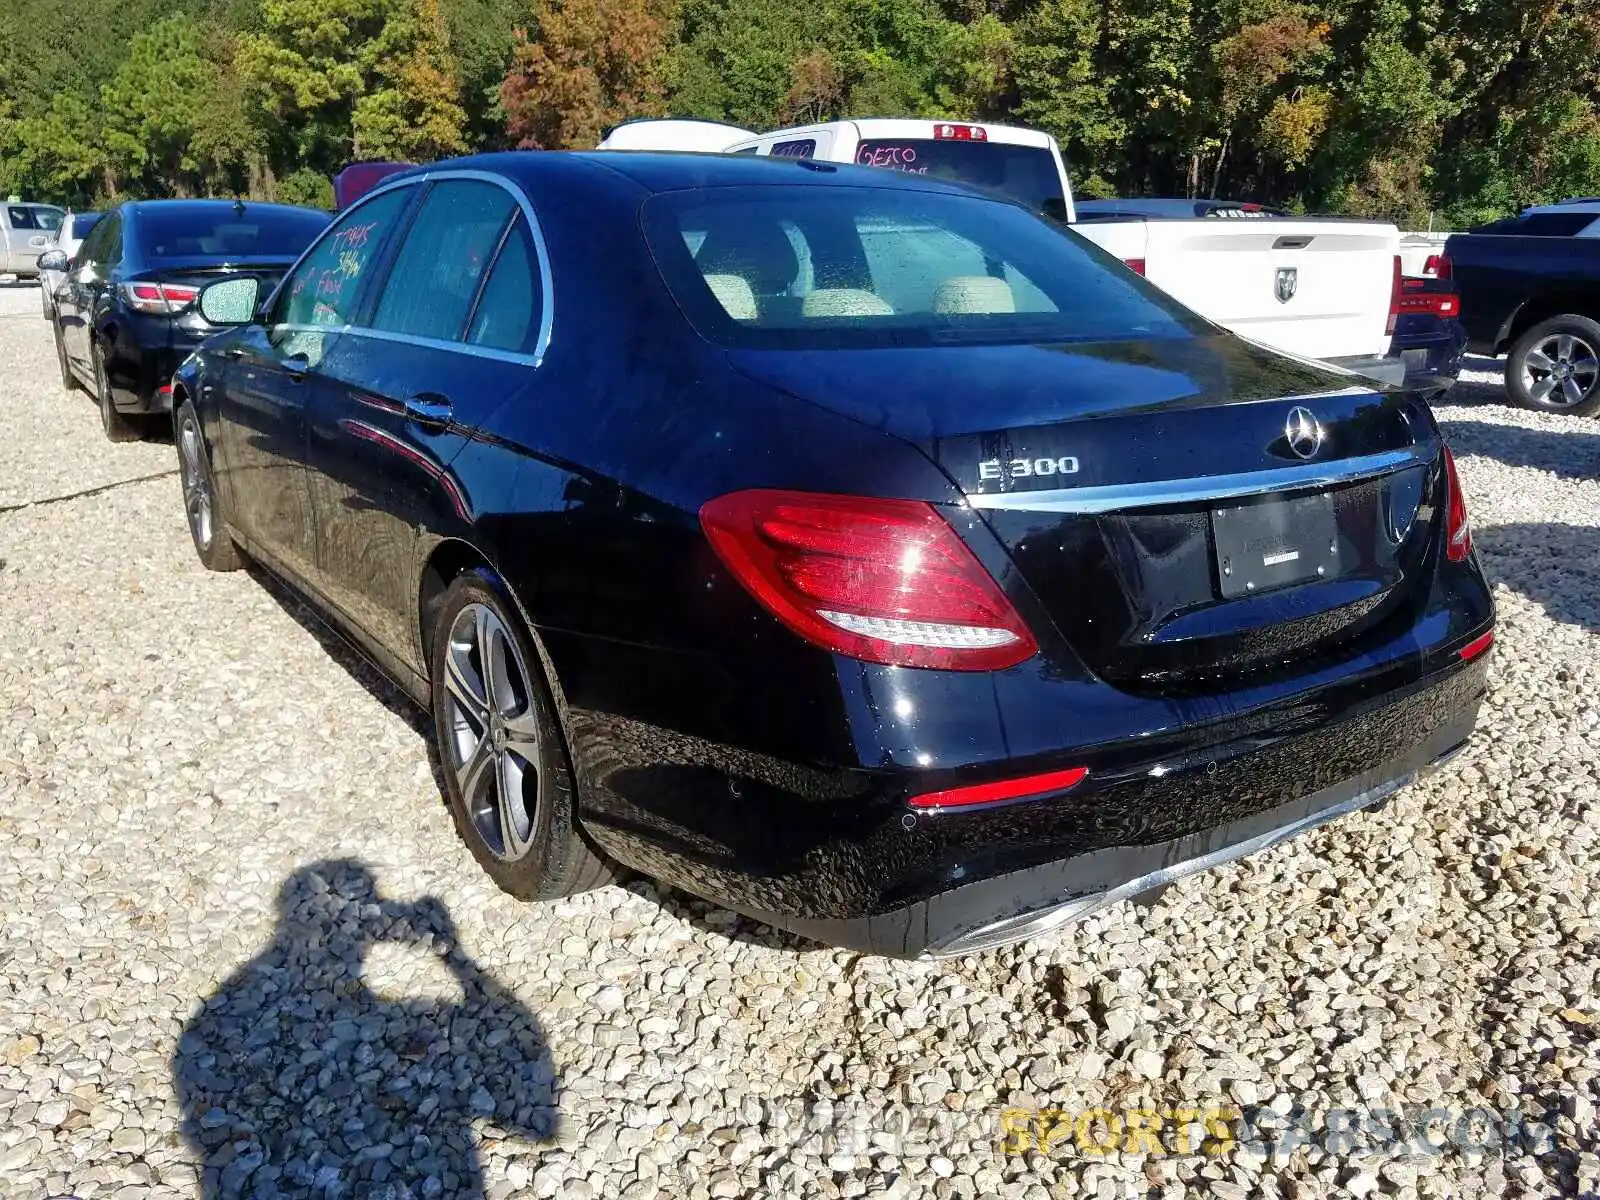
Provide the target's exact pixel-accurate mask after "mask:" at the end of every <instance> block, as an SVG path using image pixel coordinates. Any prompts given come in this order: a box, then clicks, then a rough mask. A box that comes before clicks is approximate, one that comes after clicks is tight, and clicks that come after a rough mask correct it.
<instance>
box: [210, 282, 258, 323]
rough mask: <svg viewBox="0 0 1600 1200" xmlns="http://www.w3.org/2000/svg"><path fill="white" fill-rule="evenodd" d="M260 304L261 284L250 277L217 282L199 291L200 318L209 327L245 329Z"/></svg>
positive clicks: (253, 318) (253, 317)
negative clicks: (234, 326)
mask: <svg viewBox="0 0 1600 1200" xmlns="http://www.w3.org/2000/svg"><path fill="white" fill-rule="evenodd" d="M260 300H261V281H260V280H259V279H257V278H256V277H255V276H253V275H241V276H239V277H238V278H235V279H219V280H218V281H217V282H216V283H209V284H207V285H206V286H205V287H203V288H201V289H200V301H199V307H200V315H201V316H202V317H204V318H205V319H206V320H207V321H208V322H210V323H211V324H212V325H248V324H250V322H251V321H253V320H255V316H256V305H257V304H258V303H260Z"/></svg>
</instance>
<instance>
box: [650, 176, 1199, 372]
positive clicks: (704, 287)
mask: <svg viewBox="0 0 1600 1200" xmlns="http://www.w3.org/2000/svg"><path fill="white" fill-rule="evenodd" d="M644 212H645V231H646V236H647V237H648V239H649V242H650V247H651V251H652V253H653V254H654V256H655V259H656V262H657V264H658V265H659V266H660V268H661V272H662V275H663V277H664V278H665V279H666V281H667V284H668V286H669V287H670V288H671V289H672V291H673V293H674V295H675V296H676V298H677V300H678V302H679V304H680V305H681V306H682V308H683V309H684V311H685V313H686V314H687V315H688V317H689V319H690V321H691V322H693V324H694V325H695V327H696V328H697V329H698V330H699V331H700V333H701V334H702V335H704V336H705V337H707V338H709V339H711V340H712V341H715V342H718V343H720V344H722V345H725V346H733V347H758V348H768V349H826V348H849V347H871V346H904V345H939V344H965V345H981V344H1003V343H1008V342H1089V341H1106V340H1121V339H1128V338H1152V337H1182V336H1187V335H1188V334H1189V333H1191V332H1193V331H1195V330H1197V329H1199V328H1202V327H1203V323H1201V322H1200V321H1199V319H1198V318H1196V317H1194V316H1192V315H1191V314H1189V313H1188V312H1187V310H1185V309H1183V308H1182V307H1180V306H1179V305H1178V304H1177V303H1176V302H1174V301H1172V300H1171V299H1169V298H1167V297H1166V296H1165V295H1164V294H1163V293H1161V292H1159V291H1157V290H1156V289H1155V288H1153V287H1151V286H1150V285H1149V284H1147V283H1145V282H1144V281H1143V280H1142V279H1140V278H1139V277H1138V276H1136V275H1134V274H1133V273H1132V272H1131V271H1129V270H1127V269H1126V268H1125V267H1123V266H1122V264H1121V263H1119V262H1118V261H1117V260H1116V259H1114V258H1112V257H1111V256H1109V255H1107V254H1106V253H1104V252H1103V251H1101V250H1100V249H1099V248H1098V247H1095V246H1093V245H1091V244H1090V243H1088V242H1087V241H1085V240H1084V239H1082V238H1080V237H1079V236H1078V235H1077V234H1074V233H1071V232H1068V231H1063V230H1062V229H1061V228H1060V227H1059V226H1057V225H1055V224H1052V223H1050V222H1047V221H1045V220H1043V219H1041V218H1039V217H1036V216H1034V215H1032V214H1030V213H1028V212H1027V211H1025V210H1024V209H1023V208H1021V207H1020V206H1018V205H1015V204H1003V203H999V202H997V201H993V200H986V199H983V198H982V197H977V196H972V197H967V196H957V195H947V194H941V193H937V192H924V191H917V190H914V189H906V190H900V189H889V188H854V187H843V186H841V187H832V186H826V187H824V186H815V185H812V186H800V187H763V188H717V189H713V190H711V191H683V192H670V193H666V194H663V195H660V196H657V197H655V198H653V199H652V200H650V201H649V202H648V203H647V204H646V205H645V210H644Z"/></svg>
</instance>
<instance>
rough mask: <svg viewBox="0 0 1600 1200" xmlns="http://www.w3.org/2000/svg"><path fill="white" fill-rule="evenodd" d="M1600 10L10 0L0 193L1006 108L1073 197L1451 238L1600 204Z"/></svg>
mask: <svg viewBox="0 0 1600 1200" xmlns="http://www.w3.org/2000/svg"><path fill="white" fill-rule="evenodd" d="M1597 101H1600V0H1486V2H1485V3H1482V4H1474V5H1468V6H1460V5H1451V4H1448V3H1446V2H1445V0H1324V2H1323V3H1313V2H1312V0H814V2H813V3H810V4H803V5H802V4H794V3H792V2H791V0H29V4H28V7H27V11H26V16H25V17H19V18H18V19H17V20H15V21H13V22H11V23H9V24H8V28H7V35H6V37H5V38H0V188H4V189H5V190H6V191H8V192H19V193H28V194H30V195H37V196H40V197H43V198H51V199H57V200H66V201H71V202H74V203H88V202H91V201H94V200H96V199H104V198H108V197H113V196H139V195H184V194H201V193H205V194H221V195H233V194H246V195H252V196H263V197H278V198H284V199H294V200H301V201H310V202H316V203H327V202H330V198H331V191H330V189H329V186H328V178H329V176H331V175H332V174H333V173H334V172H336V171H337V170H338V169H339V168H340V167H342V166H343V165H344V164H345V163H346V162H349V161H351V160H352V159H354V158H358V157H396V158H405V159H413V160H421V159H429V158H433V157H437V156H443V155H448V154H453V153H457V152H460V151H466V150H475V149H485V148H501V147H505V146H510V145H517V144H521V145H528V146H543V147H564V146H587V145H593V144H594V142H595V141H596V140H597V139H598V138H599V136H600V134H601V132H602V131H603V129H604V128H605V127H606V126H607V125H609V124H612V123H614V122H616V121H619V120H622V119H625V118H627V117H635V116H645V115H651V114H658V113H666V112H670V113H673V114H674V115H681V116H698V117H704V118H709V119H716V120H725V121H730V122H733V123H735V124H738V125H743V126H746V127H751V128H757V129H766V128H771V127H774V126H777V125H785V124H798V123H805V122H815V121H822V120H827V119H830V118H833V117H837V116H856V115H922V116H940V117H951V118H967V119H978V120H988V121H999V120H1005V121H1013V122H1017V123H1021V124H1027V125H1032V126H1036V127H1039V128H1043V129H1046V130H1048V131H1050V132H1051V133H1054V134H1055V135H1056V136H1057V137H1058V138H1059V139H1060V140H1061V143H1062V146H1063V148H1064V150H1065V151H1066V154H1067V156H1068V159H1069V162H1070V164H1071V170H1072V175H1073V178H1074V181H1075V183H1076V185H1077V187H1078V189H1079V191H1080V192H1083V193H1086V194H1124V195H1138V194H1157V195H1212V194H1215V195H1219V196H1220V195H1225V196H1233V197H1239V198H1245V199H1253V200H1260V201H1264V202H1272V203H1278V204H1285V205H1289V206H1293V207H1297V208H1305V209H1320V210H1325V211H1334V212H1347V213H1353V214H1364V215H1375V216H1380V215H1381V216H1385V217H1394V218H1399V219H1401V220H1404V221H1406V222H1408V223H1410V222H1417V223H1421V222H1424V221H1427V220H1429V219H1433V220H1435V221H1437V222H1439V223H1444V224H1456V225H1466V224H1471V223H1476V222H1479V221H1482V220H1486V219H1489V218H1493V217H1497V216H1501V215H1504V214H1505V213H1507V212H1509V211H1512V210H1514V209H1515V208H1516V207H1518V206H1520V205H1523V204H1528V203H1533V202H1538V201H1544V200H1550V199H1556V198H1560V197H1563V196H1568V195H1575V194H1589V193H1600V105H1597Z"/></svg>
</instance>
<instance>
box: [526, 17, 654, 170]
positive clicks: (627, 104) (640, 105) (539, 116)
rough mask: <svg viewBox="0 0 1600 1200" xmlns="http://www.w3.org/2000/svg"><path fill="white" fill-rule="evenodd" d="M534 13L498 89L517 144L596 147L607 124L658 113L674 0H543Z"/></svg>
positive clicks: (550, 146) (545, 147) (555, 148)
mask: <svg viewBox="0 0 1600 1200" xmlns="http://www.w3.org/2000/svg"><path fill="white" fill-rule="evenodd" d="M536 15H537V19H538V29H539V35H538V37H537V38H530V37H529V36H528V35H527V33H526V32H525V31H521V30H519V31H518V33H517V41H516V48H515V49H514V50H513V52H512V56H511V70H510V71H509V73H508V74H507V75H506V78H505V83H504V84H503V85H502V87H501V91H500V99H501V103H502V104H503V105H504V107H505V112H506V130H507V132H508V133H510V135H511V136H512V137H513V138H514V139H516V142H517V144H518V145H520V146H524V147H527V148H530V149H532V148H541V147H542V148H544V149H549V150H565V149H573V148H580V149H581V148H591V147H593V146H594V144H595V143H596V142H597V141H599V140H600V137H601V135H602V133H603V131H604V130H605V128H606V127H607V126H608V125H612V124H614V123H616V122H617V121H620V120H624V119H625V118H627V117H635V116H649V115H654V114H656V113H658V112H659V111H660V109H661V102H662V99H663V98H664V95H665V89H664V87H663V83H662V71H661V65H662V60H663V57H664V54H665V51H666V46H667V41H668V38H669V36H670V35H671V32H672V29H673V25H674V22H675V19H676V15H677V14H676V12H675V11H674V8H673V6H672V3H671V0H643V2H641V0H540V3H539V6H538V8H537V9H536Z"/></svg>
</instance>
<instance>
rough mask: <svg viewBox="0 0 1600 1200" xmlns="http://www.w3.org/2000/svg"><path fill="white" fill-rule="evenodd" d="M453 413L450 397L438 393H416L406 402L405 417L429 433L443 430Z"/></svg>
mask: <svg viewBox="0 0 1600 1200" xmlns="http://www.w3.org/2000/svg"><path fill="white" fill-rule="evenodd" d="M454 413H455V408H454V406H453V405H452V404H451V403H450V397H449V396H441V395H440V394H439V393H438V392H418V393H417V394H416V395H415V396H412V397H411V399H409V400H407V401H406V416H408V417H410V418H411V419H412V420H413V421H415V422H416V423H417V424H418V425H421V426H422V427H423V428H424V429H426V430H429V431H430V432H434V433H437V432H439V431H440V430H442V429H444V428H445V426H447V425H449V424H450V419H451V417H452V416H453V415H454Z"/></svg>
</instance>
